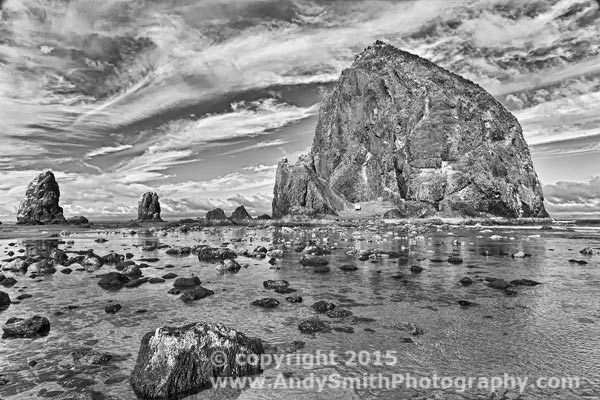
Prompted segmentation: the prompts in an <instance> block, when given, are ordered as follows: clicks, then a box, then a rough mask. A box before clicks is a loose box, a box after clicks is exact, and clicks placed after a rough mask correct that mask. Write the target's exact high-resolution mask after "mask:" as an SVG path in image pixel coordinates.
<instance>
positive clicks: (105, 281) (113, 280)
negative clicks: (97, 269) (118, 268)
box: [98, 272, 129, 289]
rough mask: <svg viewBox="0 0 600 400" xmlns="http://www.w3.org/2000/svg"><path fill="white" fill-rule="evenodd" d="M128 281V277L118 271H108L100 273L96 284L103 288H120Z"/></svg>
mask: <svg viewBox="0 0 600 400" xmlns="http://www.w3.org/2000/svg"><path fill="white" fill-rule="evenodd" d="M128 282H129V278H128V277H126V276H125V275H123V274H121V273H119V272H109V273H107V274H104V275H102V277H101V278H100V280H99V281H98V285H99V286H101V287H103V288H105V289H120V288H122V287H123V286H125V284H127V283H128Z"/></svg>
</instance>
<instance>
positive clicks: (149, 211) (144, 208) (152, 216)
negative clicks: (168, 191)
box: [137, 192, 162, 221]
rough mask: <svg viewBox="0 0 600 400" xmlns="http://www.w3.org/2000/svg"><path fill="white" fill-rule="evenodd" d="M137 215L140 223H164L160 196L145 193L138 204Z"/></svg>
mask: <svg viewBox="0 0 600 400" xmlns="http://www.w3.org/2000/svg"><path fill="white" fill-rule="evenodd" d="M137 213H138V217H137V219H138V221H162V219H161V218H160V203H159V201H158V195H157V194H156V193H154V192H147V193H144V194H143V195H142V198H141V199H140V202H139V203H138V212H137Z"/></svg>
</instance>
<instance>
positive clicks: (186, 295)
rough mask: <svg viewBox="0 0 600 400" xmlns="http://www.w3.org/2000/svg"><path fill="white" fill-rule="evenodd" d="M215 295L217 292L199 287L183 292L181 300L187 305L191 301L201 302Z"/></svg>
mask: <svg viewBox="0 0 600 400" xmlns="http://www.w3.org/2000/svg"><path fill="white" fill-rule="evenodd" d="M213 294H215V292H213V291H212V290H210V289H207V288H205V287H202V286H198V287H195V288H193V289H188V290H186V291H185V292H183V294H182V295H181V297H180V299H181V300H182V301H184V302H186V303H187V302H190V301H196V300H201V299H203V298H205V297H208V296H212V295H213Z"/></svg>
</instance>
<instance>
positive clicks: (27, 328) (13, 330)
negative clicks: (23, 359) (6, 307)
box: [2, 315, 50, 339]
mask: <svg viewBox="0 0 600 400" xmlns="http://www.w3.org/2000/svg"><path fill="white" fill-rule="evenodd" d="M2 330H3V331H4V333H3V335H2V338H3V339H6V338H33V337H37V336H46V335H48V333H49V332H50V321H48V318H46V317H40V316H39V315H34V316H33V317H31V318H27V319H23V318H10V319H9V320H8V321H6V324H5V325H4V326H3V327H2Z"/></svg>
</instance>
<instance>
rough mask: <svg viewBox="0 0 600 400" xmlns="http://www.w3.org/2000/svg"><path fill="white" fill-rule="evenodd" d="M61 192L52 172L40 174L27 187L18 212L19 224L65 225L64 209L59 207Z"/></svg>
mask: <svg viewBox="0 0 600 400" xmlns="http://www.w3.org/2000/svg"><path fill="white" fill-rule="evenodd" d="M59 199H60V190H59V188H58V183H57V182H56V179H55V178H54V174H53V173H52V172H51V171H46V172H43V173H41V174H39V175H38V176H37V177H36V178H35V179H34V180H33V181H31V183H30V184H29V186H28V187H27V191H26V192H25V198H24V199H23V200H22V201H21V204H20V205H19V209H18V211H17V224H22V225H27V224H31V225H38V224H64V223H65V222H66V220H65V217H64V215H63V209H62V208H61V207H60V206H59V205H58V202H59Z"/></svg>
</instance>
